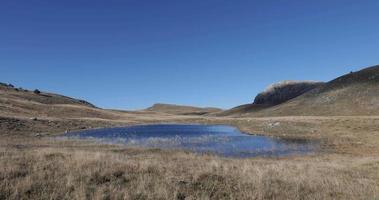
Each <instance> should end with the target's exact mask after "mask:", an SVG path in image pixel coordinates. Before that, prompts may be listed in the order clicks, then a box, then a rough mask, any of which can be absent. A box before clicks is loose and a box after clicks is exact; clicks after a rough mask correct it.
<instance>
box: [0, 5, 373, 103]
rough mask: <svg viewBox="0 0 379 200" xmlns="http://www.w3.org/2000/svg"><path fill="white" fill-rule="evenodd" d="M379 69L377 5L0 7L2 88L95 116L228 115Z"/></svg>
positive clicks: (0, 80)
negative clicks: (54, 97) (161, 111)
mask: <svg viewBox="0 0 379 200" xmlns="http://www.w3.org/2000/svg"><path fill="white" fill-rule="evenodd" d="M378 63H379V1H377V0H372V1H368V0H366V1H365V0H362V1H357V0H317V1H311V0H292V1H291V0H265V1H263V0H259V1H258V0H257V1H254V0H186V1H184V0H183V1H182V0H159V1H158V0H104V1H98V0H88V1H82V0H64V1H63V0H44V1H42V0H41V1H36V0H2V1H1V2H0V71H1V73H0V82H10V83H13V84H14V85H16V86H21V87H24V88H29V89H34V88H39V89H40V90H44V91H51V92H56V93H61V94H65V95H68V96H73V97H77V98H82V99H86V100H88V101H90V102H92V103H94V104H96V105H98V106H100V107H105V108H121V109H139V108H144V107H148V106H150V105H151V104H153V103H156V102H165V103H175V104H188V105H195V106H216V107H221V108H230V107H233V106H236V105H239V104H244V103H248V102H251V101H252V99H253V98H254V96H255V95H256V93H258V92H259V91H261V90H262V89H264V88H265V87H266V86H267V85H269V84H271V83H273V82H277V81H280V80H322V81H328V80H330V79H333V78H335V77H337V76H339V75H342V74H344V73H347V72H349V71H351V70H357V69H360V68H362V67H366V66H370V65H374V64H378Z"/></svg>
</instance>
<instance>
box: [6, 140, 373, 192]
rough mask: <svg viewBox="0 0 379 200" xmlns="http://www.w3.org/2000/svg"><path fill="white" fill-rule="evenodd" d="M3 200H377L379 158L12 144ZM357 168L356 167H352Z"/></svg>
mask: <svg viewBox="0 0 379 200" xmlns="http://www.w3.org/2000/svg"><path fill="white" fill-rule="evenodd" d="M0 144H1V148H0V169H1V170H0V199H374V198H375V197H378V195H379V193H378V191H379V190H378V180H379V179H378V178H379V177H378V174H376V172H377V170H378V169H379V158H378V157H351V156H341V155H319V156H308V157H292V158H281V159H267V158H265V159H264V158H255V159H226V158H219V157H215V156H210V155H203V156H200V155H194V154H192V153H186V152H173V151H161V150H146V149H145V150H144V149H124V148H122V147H119V146H108V145H99V144H94V143H83V142H75V141H51V140H47V139H41V140H36V139H31V140H28V142H25V141H21V140H20V139H9V138H8V139H6V140H3V141H2V142H1V143H0ZM352 160H353V161H354V162H351V161H352Z"/></svg>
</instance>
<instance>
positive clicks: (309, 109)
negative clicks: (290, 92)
mask: <svg viewBox="0 0 379 200" xmlns="http://www.w3.org/2000/svg"><path fill="white" fill-rule="evenodd" d="M250 114H251V115H254V116H286V115H293V116H296V115H297V116H305V115H308V116H309V115H313V116H315V115H319V116H335V115H342V116H348V115H379V65H377V66H373V67H369V68H366V69H363V70H360V71H358V72H351V73H349V74H346V75H344V76H341V77H339V78H336V79H334V80H332V81H330V82H328V83H326V84H324V85H321V86H320V87H317V88H315V89H313V90H311V91H309V92H307V93H305V94H303V95H301V96H299V97H297V98H295V99H292V100H290V101H288V102H285V103H283V104H280V105H277V106H274V107H271V108H268V109H264V110H261V111H259V112H255V113H250Z"/></svg>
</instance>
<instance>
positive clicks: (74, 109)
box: [0, 83, 115, 119]
mask: <svg viewBox="0 0 379 200" xmlns="http://www.w3.org/2000/svg"><path fill="white" fill-rule="evenodd" d="M0 108H1V109H0V116H6V117H22V118H25V117H26V118H29V117H31V118H32V117H43V118H47V117H57V118H84V117H89V118H103V119H114V118H115V116H114V114H112V112H110V111H107V110H103V109H99V108H97V107H96V106H94V105H93V104H91V103H89V102H87V101H84V100H80V99H75V98H71V97H66V96H63V95H58V94H53V93H48V92H41V91H39V90H35V91H30V90H25V89H22V88H15V87H14V86H13V85H11V84H4V83H1V84H0Z"/></svg>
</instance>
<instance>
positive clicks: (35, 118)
mask: <svg viewBox="0 0 379 200" xmlns="http://www.w3.org/2000/svg"><path fill="white" fill-rule="evenodd" d="M30 120H33V121H37V120H38V119H37V117H32V118H30Z"/></svg>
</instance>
